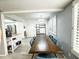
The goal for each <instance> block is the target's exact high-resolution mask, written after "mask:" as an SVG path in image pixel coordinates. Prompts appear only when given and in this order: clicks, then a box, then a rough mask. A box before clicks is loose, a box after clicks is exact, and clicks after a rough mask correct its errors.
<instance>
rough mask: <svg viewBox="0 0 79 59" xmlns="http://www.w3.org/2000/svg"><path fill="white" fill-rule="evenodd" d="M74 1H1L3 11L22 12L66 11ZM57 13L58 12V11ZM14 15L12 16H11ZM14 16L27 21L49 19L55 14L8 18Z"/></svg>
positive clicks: (23, 14)
mask: <svg viewBox="0 0 79 59" xmlns="http://www.w3.org/2000/svg"><path fill="white" fill-rule="evenodd" d="M71 1H72V0H0V10H1V11H20V10H21V11H22V10H53V9H54V10H55V9H57V10H59V9H64V7H66V6H67V5H68V4H69V3H70V2H71ZM56 12H57V11H56ZM11 15H12V16H11ZM14 15H16V16H18V17H20V18H22V19H25V20H31V19H40V18H44V19H48V18H50V17H51V15H53V12H52V13H51V12H46V13H16V14H9V15H8V16H11V17H15V16H14Z"/></svg>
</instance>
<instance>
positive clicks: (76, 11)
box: [73, 4, 79, 54]
mask: <svg viewBox="0 0 79 59" xmlns="http://www.w3.org/2000/svg"><path fill="white" fill-rule="evenodd" d="M73 50H74V51H75V52H76V53H77V54H79V4H76V5H75V6H74V7H73Z"/></svg>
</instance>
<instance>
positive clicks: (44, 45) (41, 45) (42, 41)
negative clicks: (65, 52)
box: [29, 34, 61, 56]
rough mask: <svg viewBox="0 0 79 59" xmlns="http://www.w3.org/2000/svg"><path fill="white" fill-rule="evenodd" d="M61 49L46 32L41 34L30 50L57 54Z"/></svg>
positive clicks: (31, 52)
mask: <svg viewBox="0 0 79 59" xmlns="http://www.w3.org/2000/svg"><path fill="white" fill-rule="evenodd" d="M59 51H61V49H60V48H59V47H58V46H57V45H56V44H54V43H53V41H52V40H51V39H50V38H49V37H48V36H47V35H45V34H39V35H37V36H36V39H35V40H34V42H33V45H32V47H31V49H30V51H29V53H30V54H33V56H34V54H39V53H54V54H57V53H58V52H59Z"/></svg>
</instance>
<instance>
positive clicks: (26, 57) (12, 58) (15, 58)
mask: <svg viewBox="0 0 79 59" xmlns="http://www.w3.org/2000/svg"><path fill="white" fill-rule="evenodd" d="M31 57H32V55H30V54H12V55H8V56H0V59H31Z"/></svg>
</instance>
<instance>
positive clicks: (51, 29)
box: [48, 15, 56, 34]
mask: <svg viewBox="0 0 79 59" xmlns="http://www.w3.org/2000/svg"><path fill="white" fill-rule="evenodd" d="M48 33H49V34H50V33H53V34H56V15H54V16H52V17H51V18H50V19H49V21H48Z"/></svg>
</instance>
